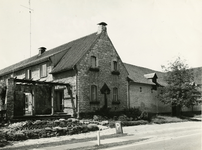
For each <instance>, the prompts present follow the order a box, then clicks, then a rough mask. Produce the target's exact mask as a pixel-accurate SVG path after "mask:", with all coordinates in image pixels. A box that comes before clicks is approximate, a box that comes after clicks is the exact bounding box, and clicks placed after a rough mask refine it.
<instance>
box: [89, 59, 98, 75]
mask: <svg viewBox="0 0 202 150" xmlns="http://www.w3.org/2000/svg"><path fill="white" fill-rule="evenodd" d="M90 61H91V62H90V63H91V64H90V68H89V70H90V71H94V72H99V68H98V62H97V58H96V57H95V56H91V60H90Z"/></svg>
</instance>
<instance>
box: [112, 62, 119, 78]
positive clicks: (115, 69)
mask: <svg viewBox="0 0 202 150" xmlns="http://www.w3.org/2000/svg"><path fill="white" fill-rule="evenodd" d="M112 74H113V75H119V74H120V72H119V71H118V63H117V61H116V60H114V61H112Z"/></svg>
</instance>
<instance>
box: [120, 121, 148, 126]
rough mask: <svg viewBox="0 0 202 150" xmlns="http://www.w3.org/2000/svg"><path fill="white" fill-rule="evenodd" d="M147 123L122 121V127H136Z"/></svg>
mask: <svg viewBox="0 0 202 150" xmlns="http://www.w3.org/2000/svg"><path fill="white" fill-rule="evenodd" d="M147 123H148V121H145V120H137V121H123V122H122V126H137V125H143V124H147Z"/></svg>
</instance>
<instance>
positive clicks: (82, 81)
mask: <svg viewBox="0 0 202 150" xmlns="http://www.w3.org/2000/svg"><path fill="white" fill-rule="evenodd" d="M106 26H107V24H106V23H104V22H101V23H99V24H98V31H97V32H95V33H93V34H90V35H88V36H85V37H82V38H79V39H76V40H74V41H71V42H69V43H66V44H64V45H61V46H58V47H56V48H53V49H51V50H46V48H45V47H40V48H39V52H38V54H37V55H35V56H33V57H31V58H28V59H26V60H23V61H21V62H19V63H16V64H14V65H12V66H9V67H7V68H4V69H2V70H0V81H1V83H2V84H5V85H4V86H3V88H1V89H0V112H1V113H2V114H3V113H5V112H6V114H7V117H8V118H9V119H12V118H18V117H32V116H35V117H36V116H39V117H42V116H68V115H71V116H77V117H79V116H80V115H82V114H85V113H88V112H94V111H96V110H100V109H102V110H103V111H105V110H110V111H113V112H116V111H122V110H123V109H125V108H132V107H136V108H137V107H139V108H140V109H141V110H142V111H147V112H151V113H166V112H171V111H172V110H171V107H170V106H166V105H164V104H162V103H161V102H160V101H159V100H158V98H157V93H158V90H160V87H163V86H166V83H165V81H164V79H163V76H164V73H162V72H158V71H154V70H151V69H148V68H143V67H139V66H135V65H130V64H126V63H123V62H122V60H121V58H120V56H119V55H118V53H117V51H116V49H115V48H114V46H113V44H112V42H111V40H110V38H109V36H108V34H107V28H106ZM194 77H195V82H196V84H197V85H199V88H200V86H201V85H202V81H201V79H202V68H195V69H194ZM200 90H201V88H200ZM194 110H200V108H199V107H197V106H196V108H194ZM185 111H189V110H185Z"/></svg>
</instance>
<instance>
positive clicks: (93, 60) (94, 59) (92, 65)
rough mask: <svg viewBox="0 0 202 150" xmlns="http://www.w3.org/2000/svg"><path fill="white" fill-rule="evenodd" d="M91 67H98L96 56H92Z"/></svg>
mask: <svg viewBox="0 0 202 150" xmlns="http://www.w3.org/2000/svg"><path fill="white" fill-rule="evenodd" d="M91 67H92V68H96V67H97V64H96V57H95V56H91Z"/></svg>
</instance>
